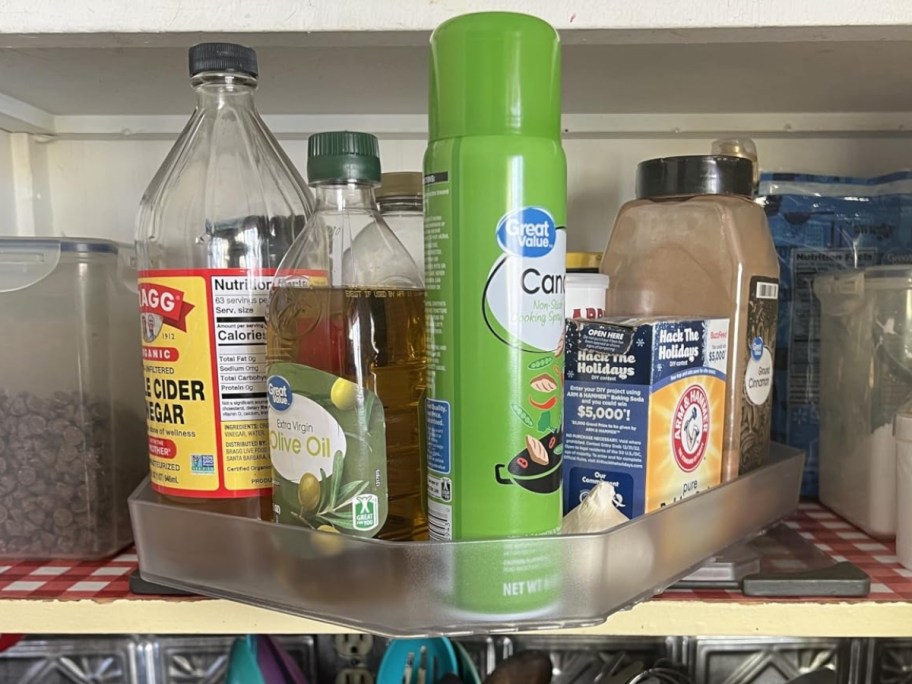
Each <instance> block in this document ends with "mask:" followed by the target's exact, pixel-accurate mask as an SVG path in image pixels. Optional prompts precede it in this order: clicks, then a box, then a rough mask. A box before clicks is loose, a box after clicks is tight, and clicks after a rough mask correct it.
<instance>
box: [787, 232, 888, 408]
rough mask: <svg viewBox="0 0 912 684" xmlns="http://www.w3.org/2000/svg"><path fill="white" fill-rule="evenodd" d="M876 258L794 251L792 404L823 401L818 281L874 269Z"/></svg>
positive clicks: (860, 252) (857, 252)
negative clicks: (829, 273) (824, 275)
mask: <svg viewBox="0 0 912 684" xmlns="http://www.w3.org/2000/svg"><path fill="white" fill-rule="evenodd" d="M876 259H877V255H876V253H875V252H874V250H865V249H859V250H855V249H795V250H793V251H792V263H791V269H792V315H791V328H790V332H791V337H790V339H789V342H788V349H789V368H788V402H789V405H793V404H796V405H804V404H810V405H815V406H816V405H817V404H818V403H819V401H820V375H819V373H820V359H819V355H820V303H819V302H818V301H817V297H816V296H815V295H814V278H815V277H816V276H817V274H819V273H821V272H824V271H832V270H845V269H849V268H864V267H866V266H872V265H874V263H875V262H876Z"/></svg>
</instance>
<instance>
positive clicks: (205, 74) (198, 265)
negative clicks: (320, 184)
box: [136, 43, 313, 517]
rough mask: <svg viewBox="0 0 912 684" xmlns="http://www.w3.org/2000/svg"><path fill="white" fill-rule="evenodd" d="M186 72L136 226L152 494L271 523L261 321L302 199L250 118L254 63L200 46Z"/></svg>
mask: <svg viewBox="0 0 912 684" xmlns="http://www.w3.org/2000/svg"><path fill="white" fill-rule="evenodd" d="M189 61H190V77H191V81H190V83H191V85H192V87H193V89H194V91H195V92H196V98H197V106H196V110H195V111H194V113H193V116H192V117H191V119H190V121H189V122H188V124H187V125H186V127H185V128H184V130H183V132H182V133H181V134H180V137H179V138H178V140H177V142H176V143H175V144H174V147H173V148H172V150H171V152H170V153H169V154H168V156H167V157H166V159H165V161H164V163H163V165H162V167H161V168H160V169H159V171H158V173H157V174H156V175H155V177H154V178H153V180H152V182H151V184H150V185H149V188H148V190H147V191H146V193H145V195H144V196H143V199H142V202H141V205H140V210H139V215H138V220H137V232H136V242H137V253H138V260H139V269H140V273H139V290H140V307H141V324H142V326H141V327H142V345H143V370H144V375H145V394H146V401H147V405H148V415H147V424H148V443H149V459H150V466H151V476H152V486H153V488H154V489H155V490H156V491H157V492H159V493H160V494H163V495H166V496H167V497H169V498H170V499H172V500H177V501H180V502H184V503H196V504H202V505H205V507H206V508H208V509H212V510H218V511H222V512H232V513H239V514H244V515H250V516H260V515H266V516H267V517H269V516H271V510H270V509H271V506H270V494H271V491H272V470H271V466H270V462H269V444H268V440H267V423H266V419H267V412H266V325H265V319H264V316H265V313H266V302H267V297H268V292H269V287H270V284H271V281H272V275H273V273H274V272H275V267H276V266H278V264H279V261H280V260H281V258H282V257H283V256H284V254H285V252H286V251H287V250H288V248H289V247H290V246H291V243H292V241H293V239H294V237H295V235H296V234H297V232H298V231H299V230H300V229H301V228H302V227H303V225H304V223H305V221H306V219H307V217H308V216H310V214H311V213H312V207H313V199H312V197H311V195H310V192H309V190H308V189H307V186H306V184H305V183H304V181H303V180H302V179H301V177H300V175H299V174H298V173H297V172H296V171H295V169H294V167H293V166H292V164H291V162H290V161H289V160H288V158H287V157H286V156H285V154H284V152H283V151H282V149H281V148H280V147H279V144H278V142H277V141H276V139H275V138H274V137H273V135H272V134H271V133H270V132H269V130H268V129H267V128H266V126H265V124H264V123H263V121H262V119H261V118H260V116H259V114H258V113H257V110H256V107H255V105H254V93H255V91H256V87H257V75H258V69H257V59H256V53H255V52H254V51H253V50H251V49H250V48H247V47H244V46H241V45H235V44H230V43H203V44H200V45H196V46H195V47H193V48H191V49H190V60H189Z"/></svg>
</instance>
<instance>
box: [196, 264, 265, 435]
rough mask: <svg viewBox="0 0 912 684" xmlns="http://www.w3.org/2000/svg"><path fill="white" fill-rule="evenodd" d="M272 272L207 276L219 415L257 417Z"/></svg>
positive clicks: (261, 412)
mask: <svg viewBox="0 0 912 684" xmlns="http://www.w3.org/2000/svg"><path fill="white" fill-rule="evenodd" d="M271 284H272V277H271V276H266V277H260V278H248V277H245V276H219V277H214V278H212V288H211V296H212V311H213V314H214V315H213V327H214V337H215V348H216V354H217V363H218V367H217V369H216V375H217V377H218V387H219V396H220V407H221V419H222V420H223V421H234V420H251V419H257V418H263V417H264V416H265V415H266V412H267V406H266V372H265V369H266V318H265V314H266V304H267V300H268V297H269V287H270V285H271Z"/></svg>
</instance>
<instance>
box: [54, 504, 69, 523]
mask: <svg viewBox="0 0 912 684" xmlns="http://www.w3.org/2000/svg"><path fill="white" fill-rule="evenodd" d="M54 524H55V525H56V526H57V527H69V526H70V525H72V524H73V514H72V513H71V512H70V511H69V509H67V508H58V509H57V510H55V511H54Z"/></svg>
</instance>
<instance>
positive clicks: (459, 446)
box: [424, 13, 566, 613]
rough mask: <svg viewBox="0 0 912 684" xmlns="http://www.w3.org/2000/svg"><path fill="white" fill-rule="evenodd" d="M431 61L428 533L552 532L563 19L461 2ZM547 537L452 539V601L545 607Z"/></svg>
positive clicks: (558, 396)
mask: <svg viewBox="0 0 912 684" xmlns="http://www.w3.org/2000/svg"><path fill="white" fill-rule="evenodd" d="M430 68H431V77H430V107H429V111H430V120H429V130H430V144H429V146H428V149H427V153H426V155H425V162H424V172H425V179H424V183H425V271H426V272H425V284H426V288H427V295H426V310H427V326H428V391H427V408H426V424H427V461H428V529H429V532H430V534H431V536H432V537H433V538H436V539H479V538H496V537H518V536H523V535H545V534H550V533H556V532H557V531H559V529H560V522H561V497H560V489H561V461H562V459H563V411H562V404H563V395H562V378H563V342H562V340H563V326H564V285H565V283H564V278H565V254H566V229H565V214H566V161H565V157H564V153H563V150H562V148H561V142H560V46H559V42H558V37H557V33H556V32H555V31H554V29H553V28H552V27H551V26H549V25H548V24H546V23H545V22H543V21H541V20H539V19H535V18H533V17H529V16H524V15H518V14H509V13H481V14H474V15H468V16H464V17H458V18H456V19H453V20H451V21H448V22H446V23H444V24H443V25H441V26H440V27H439V28H438V29H437V30H436V31H435V32H434V35H433V36H432V38H431V59H430ZM470 548H471V547H470ZM541 549H542V547H541V546H537V545H535V544H534V543H528V542H515V543H512V542H511V543H510V544H505V546H504V547H503V554H502V555H501V556H499V557H497V558H491V557H486V558H478V559H475V558H470V556H471V552H461V553H460V555H459V560H458V561H457V562H456V563H455V567H454V568H453V571H454V572H455V574H456V577H455V578H454V581H453V582H451V584H452V586H453V587H454V588H455V589H454V590H455V592H456V596H455V597H454V600H456V601H458V603H459V605H460V607H464V608H466V609H468V610H479V611H498V612H516V613H520V612H524V613H527V612H528V611H530V610H536V609H540V608H542V606H546V605H547V603H548V602H549V601H550V600H552V598H553V596H554V589H555V584H556V581H557V580H556V567H557V563H556V560H557V559H554V558H553V557H551V556H549V554H547V553H543V552H542V550H541Z"/></svg>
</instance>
